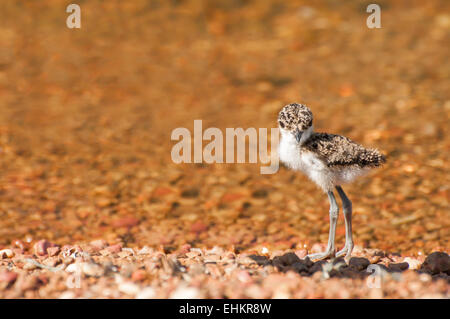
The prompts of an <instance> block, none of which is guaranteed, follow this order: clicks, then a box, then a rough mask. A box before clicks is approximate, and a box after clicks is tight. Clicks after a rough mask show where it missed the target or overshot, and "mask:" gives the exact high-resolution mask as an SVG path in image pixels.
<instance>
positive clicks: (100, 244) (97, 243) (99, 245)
mask: <svg viewBox="0 0 450 319" xmlns="http://www.w3.org/2000/svg"><path fill="white" fill-rule="evenodd" d="M89 244H90V245H91V246H92V247H93V248H94V249H95V250H97V251H100V250H102V249H104V248H105V247H107V246H108V243H107V242H106V240H104V239H97V240H93V241H91V242H90V243H89Z"/></svg>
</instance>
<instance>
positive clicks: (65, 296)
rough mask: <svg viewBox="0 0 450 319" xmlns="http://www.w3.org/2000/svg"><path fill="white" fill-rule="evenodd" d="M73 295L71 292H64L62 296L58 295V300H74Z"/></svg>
mask: <svg viewBox="0 0 450 319" xmlns="http://www.w3.org/2000/svg"><path fill="white" fill-rule="evenodd" d="M74 298H75V293H74V292H73V291H70V290H68V291H64V292H63V293H62V294H60V295H59V299H74Z"/></svg>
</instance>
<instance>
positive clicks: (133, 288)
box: [118, 282, 140, 296]
mask: <svg viewBox="0 0 450 319" xmlns="http://www.w3.org/2000/svg"><path fill="white" fill-rule="evenodd" d="M118 288H119V291H120V292H123V293H124V294H127V295H132V296H134V295H136V294H138V293H139V290H140V289H139V286H138V285H136V284H133V283H132V282H124V283H121V284H120V285H119V287H118Z"/></svg>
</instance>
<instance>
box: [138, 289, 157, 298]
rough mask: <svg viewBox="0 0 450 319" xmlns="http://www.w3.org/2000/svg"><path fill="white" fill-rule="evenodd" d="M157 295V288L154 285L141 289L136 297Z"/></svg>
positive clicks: (153, 296)
mask: <svg viewBox="0 0 450 319" xmlns="http://www.w3.org/2000/svg"><path fill="white" fill-rule="evenodd" d="M155 297H156V293H155V289H153V288H152V287H146V288H144V289H142V290H141V291H139V293H138V294H137V295H136V299H153V298H155Z"/></svg>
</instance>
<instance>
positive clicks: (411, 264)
mask: <svg viewBox="0 0 450 319" xmlns="http://www.w3.org/2000/svg"><path fill="white" fill-rule="evenodd" d="M403 262H405V263H407V264H408V268H409V269H412V270H416V269H419V268H420V265H421V262H420V260H417V259H414V258H411V257H406V258H405V259H403Z"/></svg>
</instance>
